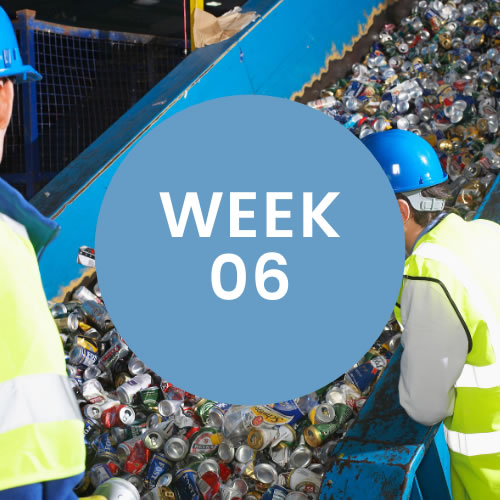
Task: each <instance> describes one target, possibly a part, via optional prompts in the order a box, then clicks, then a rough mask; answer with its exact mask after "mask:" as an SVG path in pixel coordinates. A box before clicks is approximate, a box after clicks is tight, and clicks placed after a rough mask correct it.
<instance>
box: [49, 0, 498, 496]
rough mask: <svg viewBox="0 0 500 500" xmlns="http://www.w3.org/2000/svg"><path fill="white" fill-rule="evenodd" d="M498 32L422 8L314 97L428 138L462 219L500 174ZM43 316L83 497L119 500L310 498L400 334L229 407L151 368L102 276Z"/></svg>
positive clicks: (352, 123)
mask: <svg viewBox="0 0 500 500" xmlns="http://www.w3.org/2000/svg"><path fill="white" fill-rule="evenodd" d="M499 26H500V3H498V2H496V1H481V2H468V3H464V2H462V1H461V0H455V1H453V2H451V1H450V2H447V3H442V2H441V1H431V2H429V1H419V2H416V3H415V5H414V7H413V10H412V13H411V15H410V16H409V17H407V18H405V19H403V20H402V22H401V23H400V25H399V27H396V26H394V25H386V26H385V27H384V29H383V30H382V32H381V33H380V35H379V40H378V41H377V42H376V43H375V44H374V45H373V47H372V49H371V51H370V53H369V54H368V55H367V56H366V58H365V60H364V61H363V63H361V64H355V65H354V66H353V68H352V72H351V74H350V75H348V76H346V77H345V78H343V79H340V80H339V81H337V82H335V83H334V84H332V85H330V86H329V87H328V88H326V89H325V90H324V91H323V92H322V98H321V99H318V100H317V101H313V102H311V103H309V105H310V106H312V107H314V108H317V109H320V110H321V111H322V112H324V113H326V114H327V115H329V116H332V117H333V118H334V119H336V120H338V121H340V122H341V123H342V124H344V125H345V126H346V127H347V128H348V129H350V130H351V131H352V132H353V133H355V134H356V135H357V136H359V137H361V138H362V137H365V136H366V135H368V134H370V133H373V132H377V131H382V130H386V129H388V128H399V129H405V130H410V131H412V132H414V133H416V134H419V135H421V136H422V137H424V138H425V139H426V140H427V141H428V142H429V143H430V144H431V145H432V146H433V147H434V148H435V149H436V151H437V153H438V155H439V158H440V160H441V164H442V166H443V168H444V169H445V170H446V171H447V172H448V174H449V177H450V199H449V200H448V207H451V208H452V210H455V211H457V212H458V213H459V214H461V215H462V216H464V217H465V218H466V219H470V218H472V217H474V215H475V213H476V210H477V208H478V206H479V204H480V203H481V201H482V199H483V197H484V195H485V193H486V191H487V190H488V188H489V187H490V186H491V184H492V183H493V180H494V179H495V177H496V174H497V173H498V172H499V171H500V145H499V143H498V114H497V109H498V97H499V92H498V81H499V78H500V76H499V73H498V69H499V67H500V48H499V47H498V46H499V44H500V41H499V38H498V27H499ZM82 248H83V247H82ZM84 250H85V252H82V251H80V256H79V259H80V260H79V262H81V263H83V264H86V265H89V264H88V262H87V261H88V260H89V259H90V260H92V259H93V252H92V251H91V249H84ZM51 310H52V314H53V316H54V318H55V321H56V323H57V325H58V328H59V331H60V335H61V339H62V341H63V343H64V347H65V352H66V354H67V369H68V375H69V377H70V379H71V383H72V385H73V389H74V392H75V394H76V396H77V398H78V401H79V404H80V406H81V410H82V415H83V417H84V420H85V442H86V447H87V471H86V474H85V478H84V479H83V481H82V482H81V484H80V485H79V486H78V488H77V493H78V494H79V495H80V496H83V495H88V494H92V493H95V494H103V495H105V496H106V498H110V499H114V498H121V499H122V500H129V499H130V500H131V499H134V500H139V499H140V498H143V499H145V500H159V499H177V500H191V499H200V500H201V499H203V500H211V499H220V500H235V499H242V500H243V499H247V500H254V499H263V500H268V499H273V500H278V499H279V500H282V499H285V498H286V499H297V500H298V499H307V498H309V499H314V498H317V497H318V495H319V491H320V488H321V483H322V480H323V478H324V474H325V472H326V471H327V470H328V468H329V465H330V461H331V459H332V453H333V451H334V449H335V447H336V444H337V442H338V441H339V439H342V436H343V435H344V434H345V432H346V431H347V430H348V428H349V426H350V425H352V423H353V422H354V419H355V417H356V415H357V414H358V413H359V411H360V409H361V408H362V406H363V404H364V402H365V401H366V398H367V397H368V395H369V394H370V392H371V391H372V390H373V387H374V385H375V383H376V381H377V380H378V378H379V376H380V374H381V373H382V371H383V370H384V368H385V367H386V365H387V363H388V361H389V359H390V357H391V355H392V353H393V352H394V351H395V349H396V348H397V345H398V343H399V338H400V333H399V329H398V326H397V324H396V323H394V322H390V323H389V324H388V325H387V327H386V329H385V330H384V332H382V334H381V336H380V337H379V339H378V340H377V342H376V343H375V345H374V346H373V348H372V349H370V351H369V352H368V353H367V354H366V355H365V356H364V357H363V358H362V359H361V360H360V361H359V362H358V363H357V364H356V365H355V366H354V367H353V368H352V369H351V370H349V371H348V372H347V373H346V374H345V375H343V376H342V377H340V378H339V379H337V380H336V381H334V382H332V383H331V384H329V385H327V386H325V387H323V388H321V389H319V390H317V391H315V392H314V393H312V394H309V395H307V396H303V397H301V398H298V399H295V400H291V401H285V402H281V403H276V404H269V405H260V406H259V405H256V406H251V407H248V406H234V405H230V404H223V403H217V402H214V401H208V400H206V399H202V398H200V397H197V396H195V395H193V394H189V393H187V392H185V391H183V390H182V389H180V388H177V387H174V386H173V385H172V384H170V383H168V382H167V381H166V380H164V379H162V378H161V377H160V376H158V375H156V374H155V373H153V372H151V371H150V370H149V369H148V368H147V367H146V366H145V365H144V363H143V362H141V360H139V359H138V358H137V357H136V356H135V355H134V354H133V352H132V351H131V350H130V349H129V347H128V346H127V344H126V342H125V341H124V340H123V339H122V338H121V337H120V335H119V333H118V332H117V331H116V329H115V328H114V326H113V324H112V321H111V319H110V318H109V316H108V314H107V311H106V308H105V306H104V303H103V300H102V297H101V294H100V292H99V286H98V285H97V284H96V285H95V286H94V287H92V290H91V289H89V288H86V287H79V288H77V289H76V290H75V291H74V293H73V296H72V298H71V300H70V301H68V302H66V303H58V304H53V305H52V306H51ZM120 495H121V496H120Z"/></svg>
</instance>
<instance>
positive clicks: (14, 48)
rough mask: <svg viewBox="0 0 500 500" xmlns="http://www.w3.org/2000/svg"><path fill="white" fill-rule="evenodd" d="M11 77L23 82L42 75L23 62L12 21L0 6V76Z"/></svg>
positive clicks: (39, 77) (37, 78)
mask: <svg viewBox="0 0 500 500" xmlns="http://www.w3.org/2000/svg"><path fill="white" fill-rule="evenodd" d="M11 77H14V78H15V79H16V82H17V83H23V82H29V81H36V80H40V79H41V78H42V75H40V73H38V71H35V70H34V69H33V68H32V67H31V66H30V65H29V64H24V63H23V61H22V59H21V54H20V53H19V46H18V44H17V39H16V34H15V33H14V28H13V26H12V23H11V22H10V19H9V16H7V13H6V12H5V11H4V10H3V9H2V7H0V78H11Z"/></svg>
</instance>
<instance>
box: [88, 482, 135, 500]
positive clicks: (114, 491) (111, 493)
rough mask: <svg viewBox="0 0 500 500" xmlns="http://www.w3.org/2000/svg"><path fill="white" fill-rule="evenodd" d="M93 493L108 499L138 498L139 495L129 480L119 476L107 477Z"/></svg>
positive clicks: (125, 499) (124, 499)
mask: <svg viewBox="0 0 500 500" xmlns="http://www.w3.org/2000/svg"><path fill="white" fill-rule="evenodd" d="M94 495H96V496H97V495H102V496H103V497H104V498H108V499H110V500H111V499H115V498H116V499H120V500H140V498H141V496H140V494H139V492H138V491H137V488H136V487H135V486H134V485H133V484H132V483H131V482H129V481H127V480H125V479H122V478H120V477H114V478H111V479H108V480H107V481H105V482H104V483H102V484H101V485H100V486H99V487H98V488H97V489H96V490H95V491H94Z"/></svg>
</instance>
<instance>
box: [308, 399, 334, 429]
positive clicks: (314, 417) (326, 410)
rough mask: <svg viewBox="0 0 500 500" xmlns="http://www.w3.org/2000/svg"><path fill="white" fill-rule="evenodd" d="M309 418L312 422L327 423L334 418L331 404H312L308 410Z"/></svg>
mask: <svg viewBox="0 0 500 500" xmlns="http://www.w3.org/2000/svg"><path fill="white" fill-rule="evenodd" d="M309 420H310V422H311V423H312V424H329V423H330V422H333V421H334V420H335V410H334V408H333V405H331V404H329V403H322V404H319V405H316V406H313V407H312V408H311V409H310V411H309Z"/></svg>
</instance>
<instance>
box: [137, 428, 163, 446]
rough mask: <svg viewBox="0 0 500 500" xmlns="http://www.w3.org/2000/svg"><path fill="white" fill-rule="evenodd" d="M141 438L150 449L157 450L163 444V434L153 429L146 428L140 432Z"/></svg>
mask: <svg viewBox="0 0 500 500" xmlns="http://www.w3.org/2000/svg"><path fill="white" fill-rule="evenodd" d="M142 440H143V441H144V444H145V445H146V448H148V450H151V451H158V450H159V449H161V448H162V447H163V445H164V444H165V439H164V438H163V435H162V434H161V433H160V432H158V431H157V430H155V429H148V430H147V431H146V432H144V433H143V434H142Z"/></svg>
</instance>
